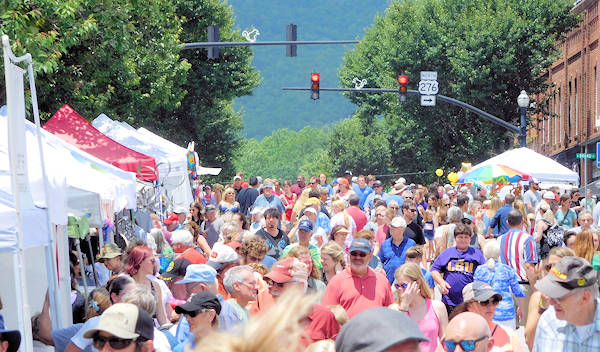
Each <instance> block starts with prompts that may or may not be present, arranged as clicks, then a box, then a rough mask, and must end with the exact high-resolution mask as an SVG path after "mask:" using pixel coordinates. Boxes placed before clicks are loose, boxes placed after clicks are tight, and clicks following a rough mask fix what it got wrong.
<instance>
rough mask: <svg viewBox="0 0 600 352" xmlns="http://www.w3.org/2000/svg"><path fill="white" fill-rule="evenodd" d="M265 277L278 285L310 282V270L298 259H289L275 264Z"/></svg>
mask: <svg viewBox="0 0 600 352" xmlns="http://www.w3.org/2000/svg"><path fill="white" fill-rule="evenodd" d="M265 277H266V278H269V279H271V280H273V281H275V282H278V283H284V282H288V281H292V280H294V281H306V280H308V268H307V267H306V264H304V263H302V262H301V261H299V260H298V259H297V258H292V257H288V258H285V259H283V260H280V261H278V262H277V263H275V264H273V267H272V268H271V271H269V273H268V274H267V275H265Z"/></svg>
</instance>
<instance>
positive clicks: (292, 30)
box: [285, 23, 298, 57]
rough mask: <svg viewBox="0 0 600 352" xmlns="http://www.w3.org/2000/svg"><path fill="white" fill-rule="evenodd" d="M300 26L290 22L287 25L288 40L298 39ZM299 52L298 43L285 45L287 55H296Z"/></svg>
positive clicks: (286, 35) (286, 38) (286, 34)
mask: <svg viewBox="0 0 600 352" xmlns="http://www.w3.org/2000/svg"><path fill="white" fill-rule="evenodd" d="M297 31H298V26H297V25H295V24H293V23H290V24H288V25H287V26H286V27H285V40H286V41H288V42H295V41H296V40H298V34H297ZM297 52H298V47H297V46H296V44H288V45H286V46H285V56H289V57H294V56H296V54H297Z"/></svg>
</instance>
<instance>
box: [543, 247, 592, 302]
mask: <svg viewBox="0 0 600 352" xmlns="http://www.w3.org/2000/svg"><path fill="white" fill-rule="evenodd" d="M596 281H597V276H596V271H595V270H594V268H593V267H592V266H591V265H590V263H588V261H587V260H585V259H583V258H581V257H564V258H562V259H561V260H560V261H559V262H558V263H556V264H555V265H554V266H553V267H552V269H550V272H549V273H548V275H546V276H545V277H544V278H543V279H541V280H539V281H538V282H537V283H536V284H535V288H537V289H538V290H539V291H540V292H542V293H543V294H545V295H546V296H548V297H550V298H561V297H564V296H566V295H567V294H569V292H571V290H573V289H576V288H580V287H588V286H592V285H593V284H594V283H596Z"/></svg>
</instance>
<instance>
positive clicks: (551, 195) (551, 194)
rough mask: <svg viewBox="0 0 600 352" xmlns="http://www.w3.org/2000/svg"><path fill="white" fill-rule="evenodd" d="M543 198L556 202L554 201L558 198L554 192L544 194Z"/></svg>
mask: <svg viewBox="0 0 600 352" xmlns="http://www.w3.org/2000/svg"><path fill="white" fill-rule="evenodd" d="M542 198H544V199H550V200H554V199H556V196H555V195H554V192H552V191H546V192H544V196H543V197H542Z"/></svg>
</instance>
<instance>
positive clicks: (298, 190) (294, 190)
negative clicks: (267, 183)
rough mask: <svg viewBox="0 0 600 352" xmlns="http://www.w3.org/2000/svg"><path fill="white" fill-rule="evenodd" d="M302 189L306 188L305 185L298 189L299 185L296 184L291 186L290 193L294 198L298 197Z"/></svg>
mask: <svg viewBox="0 0 600 352" xmlns="http://www.w3.org/2000/svg"><path fill="white" fill-rule="evenodd" d="M304 188H306V185H304V187H300V185H299V184H297V183H296V184H295V185H292V187H291V188H290V191H292V193H296V197H300V195H301V194H302V190H304Z"/></svg>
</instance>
